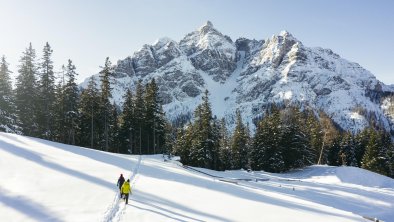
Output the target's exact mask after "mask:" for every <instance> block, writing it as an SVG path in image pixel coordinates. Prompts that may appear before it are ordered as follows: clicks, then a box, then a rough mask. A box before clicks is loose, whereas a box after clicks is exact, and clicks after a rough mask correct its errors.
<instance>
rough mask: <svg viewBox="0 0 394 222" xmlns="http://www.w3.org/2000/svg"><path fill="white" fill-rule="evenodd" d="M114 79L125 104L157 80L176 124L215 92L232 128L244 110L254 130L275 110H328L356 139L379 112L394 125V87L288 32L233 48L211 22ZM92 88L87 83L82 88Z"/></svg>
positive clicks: (136, 57) (149, 48) (156, 47)
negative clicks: (393, 102)
mask: <svg viewBox="0 0 394 222" xmlns="http://www.w3.org/2000/svg"><path fill="white" fill-rule="evenodd" d="M114 76H115V78H114V83H113V88H114V89H113V95H114V98H113V101H114V102H116V103H117V104H118V105H121V104H122V96H123V94H124V92H125V91H126V90H125V89H126V88H134V87H135V83H136V82H137V81H138V80H139V79H142V81H143V82H144V83H146V82H148V81H149V80H150V79H151V78H155V80H156V82H157V84H158V86H159V91H160V92H159V94H160V96H161V99H162V101H163V105H164V110H165V111H166V114H167V117H168V118H169V119H170V120H175V119H176V118H178V117H179V116H184V115H186V116H190V115H191V113H192V112H193V110H194V109H195V107H196V106H197V104H199V103H200V95H201V94H202V93H203V92H204V91H205V89H208V90H209V91H210V93H211V95H210V99H211V102H212V108H213V113H214V114H215V115H217V116H218V117H226V119H227V122H228V123H229V125H230V127H231V125H232V124H234V121H233V117H234V113H235V110H236V109H237V108H238V109H240V110H242V113H243V119H244V120H245V121H246V122H249V123H250V125H251V126H252V128H253V119H254V118H257V117H258V116H260V115H262V113H264V110H265V108H266V107H267V106H269V104H272V103H285V104H294V105H301V106H308V107H311V108H312V109H314V110H323V111H324V112H326V113H327V114H328V115H329V116H331V117H332V119H333V120H334V121H335V122H336V123H338V125H339V126H341V127H342V128H343V129H345V130H351V131H353V132H357V131H359V130H361V129H362V128H364V127H366V126H368V125H369V124H370V123H369V122H370V120H369V117H368V116H367V115H365V113H373V115H374V116H375V117H376V119H377V120H378V121H379V124H380V125H382V126H383V127H384V128H386V129H387V130H390V129H391V128H392V125H393V121H392V120H391V119H390V118H387V116H388V115H387V110H388V109H384V108H383V107H382V104H387V102H386V103H384V101H385V98H386V97H387V96H388V95H390V96H391V95H393V93H394V87H393V86H389V85H385V84H384V83H382V82H380V81H379V80H377V79H376V77H375V76H374V75H373V74H372V73H370V72H369V71H367V70H366V69H364V68H362V67H361V66H360V65H359V64H357V63H354V62H349V61H348V60H346V59H343V58H341V57H340V56H339V55H338V54H336V53H334V52H333V51H332V50H330V49H323V48H320V47H306V46H304V45H303V43H302V42H301V41H299V40H298V39H296V38H295V37H294V36H293V35H292V34H291V33H289V32H288V31H281V32H280V33H279V34H277V35H273V36H272V37H271V38H267V39H265V40H254V39H253V40H250V39H246V38H238V39H237V40H235V41H233V40H232V39H231V38H230V37H228V36H226V35H223V34H222V33H221V32H219V31H218V30H217V29H215V27H214V26H213V24H212V23H211V22H210V21H208V22H206V24H204V25H203V26H201V27H200V28H199V29H197V30H195V31H193V32H190V33H188V34H186V35H185V37H184V38H183V39H181V40H180V41H179V42H177V41H174V40H172V39H170V38H161V39H159V40H157V41H156V42H155V43H154V44H153V45H147V44H146V45H144V46H143V47H142V48H141V49H140V50H139V51H136V52H135V53H134V54H133V56H130V57H127V58H125V59H124V60H119V61H118V62H117V64H116V65H115V66H114ZM97 81H98V79H97ZM86 85H87V80H85V82H84V83H82V84H81V86H82V87H84V86H86ZM356 110H357V111H356ZM360 110H362V112H360Z"/></svg>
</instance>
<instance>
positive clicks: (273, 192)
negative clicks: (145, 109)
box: [0, 133, 394, 222]
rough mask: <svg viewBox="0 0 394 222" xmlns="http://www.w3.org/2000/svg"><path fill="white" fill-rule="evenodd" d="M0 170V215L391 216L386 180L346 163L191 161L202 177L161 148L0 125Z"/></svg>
mask: <svg viewBox="0 0 394 222" xmlns="http://www.w3.org/2000/svg"><path fill="white" fill-rule="evenodd" d="M0 169H1V170H0V221H245V222H249V221H327V222H332V221H341V222H342V221H366V220H365V219H363V218H362V217H361V216H368V217H376V218H379V219H382V220H384V221H394V219H393V218H394V180H392V179H390V178H387V177H384V176H381V175H378V174H375V173H371V172H369V171H366V170H363V169H359V168H353V167H328V166H312V167H308V168H306V169H303V170H297V171H293V172H289V173H286V174H272V173H265V172H247V171H243V170H238V171H225V172H217V171H212V170H206V169H199V168H195V169H196V170H199V171H202V172H204V173H206V174H210V175H212V176H209V175H206V174H203V173H199V172H197V171H195V170H191V169H185V168H183V167H182V166H181V164H180V163H179V162H177V161H175V160H171V161H163V157H162V155H155V156H141V157H140V156H138V155H118V154H110V153H105V152H101V151H95V150H90V149H85V148H80V147H74V146H68V145H63V144H59V143H53V142H48V141H45V140H40V139H35V138H29V137H23V136H17V135H13V134H6V133H0ZM120 173H123V174H124V175H125V176H126V177H127V178H131V184H132V189H133V193H132V195H131V197H130V200H129V204H128V205H125V203H124V202H123V201H122V200H119V196H118V191H117V188H116V181H117V178H118V176H119V174H120ZM239 179H249V180H250V181H243V180H239ZM223 180H224V181H223ZM256 181H257V182H256Z"/></svg>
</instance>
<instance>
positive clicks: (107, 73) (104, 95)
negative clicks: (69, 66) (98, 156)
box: [100, 57, 112, 151]
mask: <svg viewBox="0 0 394 222" xmlns="http://www.w3.org/2000/svg"><path fill="white" fill-rule="evenodd" d="M111 76H112V68H111V62H110V61H109V58H108V57H107V58H106V59H105V64H104V67H103V68H102V70H101V71H100V80H101V99H100V117H101V118H102V120H103V122H102V126H101V132H102V136H101V138H100V140H101V141H102V145H101V147H102V148H104V150H105V151H109V141H110V138H109V130H110V129H109V124H110V120H109V116H110V113H111V110H112V105H111V103H110V101H109V99H110V98H112V94H111V82H110V78H111Z"/></svg>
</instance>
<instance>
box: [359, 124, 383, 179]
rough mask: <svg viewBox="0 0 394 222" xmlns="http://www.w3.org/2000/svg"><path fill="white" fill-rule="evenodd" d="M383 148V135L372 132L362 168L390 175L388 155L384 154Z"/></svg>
mask: <svg viewBox="0 0 394 222" xmlns="http://www.w3.org/2000/svg"><path fill="white" fill-rule="evenodd" d="M382 149H384V148H383V143H382V136H381V133H378V132H375V131H371V132H370V135H369V141H368V144H367V147H366V150H365V154H364V157H363V160H362V168H364V169H367V170H370V171H373V172H376V173H380V174H383V175H388V173H387V172H388V171H389V169H388V167H389V166H387V155H386V153H384V152H382V151H381V150H382Z"/></svg>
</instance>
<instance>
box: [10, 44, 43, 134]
mask: <svg viewBox="0 0 394 222" xmlns="http://www.w3.org/2000/svg"><path fill="white" fill-rule="evenodd" d="M18 73H19V75H18V76H17V78H16V89H15V104H16V106H17V115H18V117H19V120H20V124H21V128H22V133H23V134H24V135H28V136H38V124H37V121H36V120H37V102H38V101H37V97H38V91H37V80H36V79H37V77H36V76H37V65H36V52H35V50H34V49H33V47H32V45H31V43H30V45H29V48H27V49H26V50H25V52H23V56H22V57H21V59H20V65H19V70H18Z"/></svg>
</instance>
